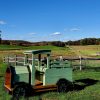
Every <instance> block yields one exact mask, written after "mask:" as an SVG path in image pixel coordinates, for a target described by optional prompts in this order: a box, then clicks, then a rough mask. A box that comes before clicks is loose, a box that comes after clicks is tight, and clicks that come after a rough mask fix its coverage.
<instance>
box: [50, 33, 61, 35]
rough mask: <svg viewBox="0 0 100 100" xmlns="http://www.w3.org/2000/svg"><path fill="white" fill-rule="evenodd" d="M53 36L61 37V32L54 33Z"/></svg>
mask: <svg viewBox="0 0 100 100" xmlns="http://www.w3.org/2000/svg"><path fill="white" fill-rule="evenodd" d="M52 35H61V33H60V32H54V33H53V34H52Z"/></svg>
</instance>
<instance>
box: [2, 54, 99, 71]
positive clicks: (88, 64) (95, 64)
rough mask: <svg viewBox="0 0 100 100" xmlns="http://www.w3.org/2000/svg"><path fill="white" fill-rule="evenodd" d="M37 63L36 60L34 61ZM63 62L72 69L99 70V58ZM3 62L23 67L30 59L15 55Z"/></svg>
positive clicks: (71, 59)
mask: <svg viewBox="0 0 100 100" xmlns="http://www.w3.org/2000/svg"><path fill="white" fill-rule="evenodd" d="M62 59H63V58H62ZM35 60H36V61H37V59H35ZM63 60H69V61H71V64H72V67H73V69H79V70H82V69H85V68H99V69H100V58H83V57H81V56H79V58H64V59H63ZM3 62H6V63H9V64H10V63H11V64H12V65H14V66H17V65H25V64H26V62H27V63H32V58H25V57H18V56H17V55H15V56H13V57H10V56H7V57H4V58H3Z"/></svg>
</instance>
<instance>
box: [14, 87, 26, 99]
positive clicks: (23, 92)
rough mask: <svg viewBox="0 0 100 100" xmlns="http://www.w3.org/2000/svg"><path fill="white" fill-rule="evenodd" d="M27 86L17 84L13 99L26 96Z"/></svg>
mask: <svg viewBox="0 0 100 100" xmlns="http://www.w3.org/2000/svg"><path fill="white" fill-rule="evenodd" d="M25 96H26V88H25V85H16V86H15V88H14V90H13V100H19V99H20V98H25Z"/></svg>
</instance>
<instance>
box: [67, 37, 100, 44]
mask: <svg viewBox="0 0 100 100" xmlns="http://www.w3.org/2000/svg"><path fill="white" fill-rule="evenodd" d="M66 44H67V45H99V44H100V38H84V39H81V40H77V41H68V42H66Z"/></svg>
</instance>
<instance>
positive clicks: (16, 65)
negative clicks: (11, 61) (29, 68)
mask: <svg viewBox="0 0 100 100" xmlns="http://www.w3.org/2000/svg"><path fill="white" fill-rule="evenodd" d="M15 66H17V55H15Z"/></svg>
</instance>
